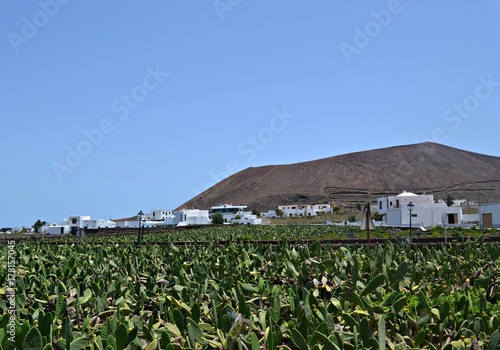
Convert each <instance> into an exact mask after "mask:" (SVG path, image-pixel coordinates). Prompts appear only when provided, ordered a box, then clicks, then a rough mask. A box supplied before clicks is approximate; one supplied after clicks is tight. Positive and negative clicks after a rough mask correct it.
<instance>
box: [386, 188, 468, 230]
mask: <svg viewBox="0 0 500 350" xmlns="http://www.w3.org/2000/svg"><path fill="white" fill-rule="evenodd" d="M410 203H411V204H412V205H413V209H412V210H411V224H412V226H414V227H434V226H437V225H441V224H442V222H443V219H444V220H445V223H446V225H447V226H464V225H465V223H464V221H463V214H462V207H461V206H451V207H448V206H447V205H446V203H445V202H443V201H437V202H435V201H434V196H433V195H427V194H422V195H417V194H415V193H412V192H406V191H404V192H402V193H400V194H398V195H397V196H387V197H379V198H377V208H378V212H379V213H380V214H382V215H384V216H385V224H386V225H387V226H396V227H401V226H410V210H409V207H408V204H410Z"/></svg>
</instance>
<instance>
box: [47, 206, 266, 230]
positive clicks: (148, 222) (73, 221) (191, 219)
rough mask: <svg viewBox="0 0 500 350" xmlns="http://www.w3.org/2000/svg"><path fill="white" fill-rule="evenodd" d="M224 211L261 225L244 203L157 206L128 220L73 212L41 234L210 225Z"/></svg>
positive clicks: (228, 217) (232, 219)
mask: <svg viewBox="0 0 500 350" xmlns="http://www.w3.org/2000/svg"><path fill="white" fill-rule="evenodd" d="M215 213H221V214H222V217H223V220H224V223H225V224H243V225H260V224H262V219H261V218H259V217H257V215H254V214H252V213H251V212H249V211H248V210H247V206H245V205H232V204H222V205H220V206H215V207H212V208H210V210H202V209H181V210H176V211H172V210H163V209H155V210H152V211H151V212H149V213H142V215H137V216H135V217H132V218H128V219H119V220H115V221H111V220H104V219H92V218H91V217H90V216H87V215H72V216H70V217H68V218H67V219H65V220H63V221H62V222H61V223H59V224H47V225H45V226H43V227H42V228H41V229H40V230H39V233H49V234H67V233H71V232H73V233H76V232H77V231H78V229H83V230H97V229H103V228H116V227H122V228H138V227H139V226H140V227H143V228H152V227H168V226H189V225H208V224H211V223H212V215H214V214H215Z"/></svg>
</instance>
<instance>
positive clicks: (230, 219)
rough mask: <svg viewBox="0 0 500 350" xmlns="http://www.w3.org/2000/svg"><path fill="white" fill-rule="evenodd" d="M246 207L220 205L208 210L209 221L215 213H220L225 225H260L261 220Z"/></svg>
mask: <svg viewBox="0 0 500 350" xmlns="http://www.w3.org/2000/svg"><path fill="white" fill-rule="evenodd" d="M247 208H248V207H247V206H246V205H232V204H221V205H219V206H215V207H211V208H210V212H209V215H210V219H212V215H213V214H215V213H221V214H222V217H223V218H224V223H226V224H244V225H262V219H261V218H259V217H257V215H255V214H252V213H251V212H250V211H248V210H247Z"/></svg>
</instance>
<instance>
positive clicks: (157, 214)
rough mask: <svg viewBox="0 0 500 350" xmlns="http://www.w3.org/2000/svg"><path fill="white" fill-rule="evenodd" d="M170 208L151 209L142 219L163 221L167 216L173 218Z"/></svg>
mask: <svg viewBox="0 0 500 350" xmlns="http://www.w3.org/2000/svg"><path fill="white" fill-rule="evenodd" d="M173 216H174V215H173V213H172V210H164V209H153V210H151V212H149V213H146V214H144V217H143V218H144V220H146V221H149V220H150V221H164V220H165V219H168V218H173Z"/></svg>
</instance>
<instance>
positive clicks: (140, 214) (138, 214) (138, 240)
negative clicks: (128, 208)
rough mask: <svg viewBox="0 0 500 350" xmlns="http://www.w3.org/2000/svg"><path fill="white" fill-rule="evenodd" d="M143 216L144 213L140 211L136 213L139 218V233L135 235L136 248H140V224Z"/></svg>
mask: <svg viewBox="0 0 500 350" xmlns="http://www.w3.org/2000/svg"><path fill="white" fill-rule="evenodd" d="M143 215H144V213H143V212H142V210H141V211H140V212H139V213H137V216H138V217H139V233H138V235H137V245H138V246H141V226H142V225H141V223H142V216H143Z"/></svg>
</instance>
